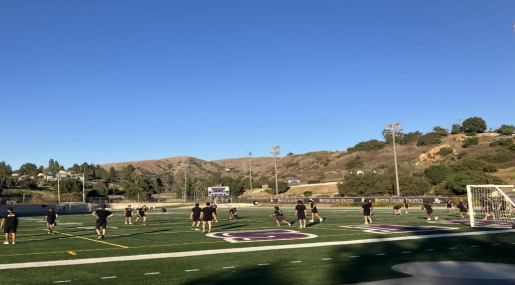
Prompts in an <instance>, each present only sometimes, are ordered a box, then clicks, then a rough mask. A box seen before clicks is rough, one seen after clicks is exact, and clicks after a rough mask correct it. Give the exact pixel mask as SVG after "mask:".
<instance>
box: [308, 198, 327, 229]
mask: <svg viewBox="0 0 515 285" xmlns="http://www.w3.org/2000/svg"><path fill="white" fill-rule="evenodd" d="M309 203H310V207H311V220H309V222H310V223H313V222H314V221H315V216H317V217H318V218H319V219H320V222H323V221H324V219H322V218H321V217H320V216H319V215H318V209H317V205H316V204H315V201H313V199H309Z"/></svg>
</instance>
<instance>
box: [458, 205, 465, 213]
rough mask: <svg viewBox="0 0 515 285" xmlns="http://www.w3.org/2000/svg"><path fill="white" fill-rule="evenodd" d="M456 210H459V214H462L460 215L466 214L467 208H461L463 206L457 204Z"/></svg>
mask: <svg viewBox="0 0 515 285" xmlns="http://www.w3.org/2000/svg"><path fill="white" fill-rule="evenodd" d="M458 209H460V212H462V213H466V212H467V208H466V207H465V206H463V204H459V205H458Z"/></svg>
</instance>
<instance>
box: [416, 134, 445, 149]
mask: <svg viewBox="0 0 515 285" xmlns="http://www.w3.org/2000/svg"><path fill="white" fill-rule="evenodd" d="M440 143H442V136H440V135H437V134H435V133H427V134H425V135H423V136H421V137H420V138H418V140H417V146H426V145H435V144H440Z"/></svg>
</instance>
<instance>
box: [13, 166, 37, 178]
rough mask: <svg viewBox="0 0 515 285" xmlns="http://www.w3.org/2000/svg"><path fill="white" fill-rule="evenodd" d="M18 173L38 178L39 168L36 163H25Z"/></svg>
mask: <svg viewBox="0 0 515 285" xmlns="http://www.w3.org/2000/svg"><path fill="white" fill-rule="evenodd" d="M18 172H19V173H20V174H21V175H30V176H36V175H38V167H37V166H36V165H35V164H34V163H25V164H22V166H21V167H20V169H18Z"/></svg>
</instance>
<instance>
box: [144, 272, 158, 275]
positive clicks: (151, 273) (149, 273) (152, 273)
mask: <svg viewBox="0 0 515 285" xmlns="http://www.w3.org/2000/svg"><path fill="white" fill-rule="evenodd" d="M157 274H161V272H148V273H145V275H157Z"/></svg>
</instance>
